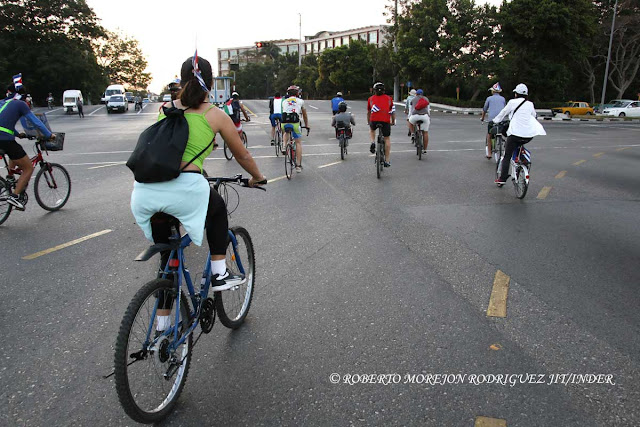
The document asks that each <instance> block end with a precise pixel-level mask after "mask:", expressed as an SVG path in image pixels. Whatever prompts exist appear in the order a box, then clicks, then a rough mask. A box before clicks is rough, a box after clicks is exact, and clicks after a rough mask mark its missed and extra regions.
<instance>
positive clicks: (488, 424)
mask: <svg viewBox="0 0 640 427" xmlns="http://www.w3.org/2000/svg"><path fill="white" fill-rule="evenodd" d="M474 427H507V420H501V419H499V418H489V417H476V422H475V424H474Z"/></svg>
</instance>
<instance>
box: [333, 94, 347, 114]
mask: <svg viewBox="0 0 640 427" xmlns="http://www.w3.org/2000/svg"><path fill="white" fill-rule="evenodd" d="M341 102H344V98H343V97H342V92H338V93H336V96H335V97H334V98H333V99H332V100H331V112H332V113H333V115H334V116H335V115H336V114H338V105H339V104H340V103H341Z"/></svg>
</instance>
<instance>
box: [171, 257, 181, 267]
mask: <svg viewBox="0 0 640 427" xmlns="http://www.w3.org/2000/svg"><path fill="white" fill-rule="evenodd" d="M179 266H180V261H179V260H178V258H172V259H170V260H169V267H171V268H178V267H179Z"/></svg>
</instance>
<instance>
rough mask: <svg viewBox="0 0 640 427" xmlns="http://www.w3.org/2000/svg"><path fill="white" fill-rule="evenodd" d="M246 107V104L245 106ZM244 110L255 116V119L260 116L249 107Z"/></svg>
mask: <svg viewBox="0 0 640 427" xmlns="http://www.w3.org/2000/svg"><path fill="white" fill-rule="evenodd" d="M243 105H244V104H243ZM244 109H245V110H247V111H248V112H249V113H251V114H253V115H254V116H255V117H258V115H257V114H256V113H254V112H253V111H251V110H250V109H249V107H247V106H246V105H244Z"/></svg>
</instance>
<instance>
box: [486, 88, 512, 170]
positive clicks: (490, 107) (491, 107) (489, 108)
mask: <svg viewBox="0 0 640 427" xmlns="http://www.w3.org/2000/svg"><path fill="white" fill-rule="evenodd" d="M489 90H490V91H491V96H489V97H487V100H486V101H485V102H484V107H483V108H482V117H480V121H481V122H482V123H484V119H485V118H487V119H488V121H489V123H492V122H493V119H494V118H495V117H496V116H497V115H498V113H499V112H500V111H502V109H503V108H504V106H505V105H507V102H506V101H505V99H504V97H503V96H502V95H500V92H502V88H501V87H500V83H499V82H498V83H496V84H494V85H493V86H491V87H490V88H489ZM492 126H493V125H492V124H490V125H489V127H488V128H487V137H486V141H487V145H486V147H485V156H486V157H487V159H490V158H491V151H492V149H491V127H492Z"/></svg>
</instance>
